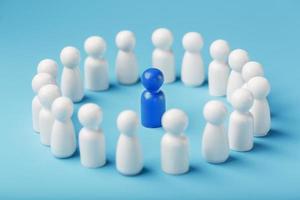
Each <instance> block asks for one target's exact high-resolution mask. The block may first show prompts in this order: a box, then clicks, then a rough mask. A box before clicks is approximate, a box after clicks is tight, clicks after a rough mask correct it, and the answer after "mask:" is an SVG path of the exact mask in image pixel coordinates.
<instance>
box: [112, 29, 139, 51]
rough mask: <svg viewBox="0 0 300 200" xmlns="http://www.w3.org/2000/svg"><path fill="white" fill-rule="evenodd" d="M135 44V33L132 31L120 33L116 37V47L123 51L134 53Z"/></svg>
mask: <svg viewBox="0 0 300 200" xmlns="http://www.w3.org/2000/svg"><path fill="white" fill-rule="evenodd" d="M135 42H136V41H135V36H134V33H133V32H131V31H127V30H125V31H120V32H119V33H118V34H117V36H116V45H117V47H118V48H119V49H120V50H122V51H133V49H134V47H135Z"/></svg>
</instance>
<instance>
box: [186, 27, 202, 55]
mask: <svg viewBox="0 0 300 200" xmlns="http://www.w3.org/2000/svg"><path fill="white" fill-rule="evenodd" d="M182 45H183V48H184V49H185V50H186V51H188V52H199V51H200V50H201V49H202V47H203V38H202V35H201V34H200V33H197V32H189V33H186V34H185V35H184V36H183V38H182Z"/></svg>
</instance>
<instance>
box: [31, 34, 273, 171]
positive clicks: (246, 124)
mask: <svg viewBox="0 0 300 200" xmlns="http://www.w3.org/2000/svg"><path fill="white" fill-rule="evenodd" d="M152 42H153V44H154V46H155V49H154V51H153V54H152V65H153V67H151V68H149V69H146V70H145V71H144V72H143V74H142V76H141V78H140V79H141V82H142V84H143V86H144V87H145V90H144V91H143V93H142V94H141V102H140V103H141V107H140V112H141V113H140V117H138V114H137V113H136V112H134V111H132V110H124V111H123V112H121V113H120V114H119V116H118V117H117V128H118V130H119V131H120V133H121V134H120V137H119V140H118V143H117V147H116V168H117V170H118V171H119V172H120V173H121V174H124V175H136V174H138V173H140V172H141V170H142V168H143V154H142V148H141V146H140V142H139V138H138V135H137V129H138V126H139V123H141V124H142V125H143V126H144V127H147V128H156V127H161V126H162V127H163V129H164V130H165V131H166V133H165V134H164V136H163V137H162V140H161V166H162V170H163V171H164V172H165V173H168V174H183V173H186V172H188V170H189V142H188V138H187V137H186V136H185V134H184V132H185V130H186V128H187V126H188V121H189V119H188V116H187V114H186V113H185V112H184V111H182V110H180V109H176V108H174V109H169V110H167V111H166V98H165V95H164V93H163V91H161V90H160V88H161V86H162V85H163V84H164V83H166V84H169V83H172V82H174V81H175V77H176V75H175V74H176V70H175V62H174V55H173V51H172V48H171V46H172V43H173V36H172V33H171V31H170V30H168V29H165V28H160V29H157V30H155V31H154V32H153V34H152ZM182 44H183V47H184V49H185V50H186V51H185V54H184V56H183V60H182V67H181V80H182V82H183V83H184V85H186V86H190V87H197V86H201V85H202V84H203V82H204V79H205V71H204V64H203V61H202V56H201V49H202V46H203V39H202V36H201V34H199V33H197V32H189V33H187V34H185V35H184V37H183V40H182ZM116 45H117V47H118V48H119V52H118V54H117V58H116V62H115V65H116V66H115V70H116V71H115V72H116V79H117V81H118V83H119V84H123V85H131V84H135V83H136V82H137V81H138V80H139V73H138V71H139V68H138V62H137V59H136V57H135V53H134V47H135V36H134V34H133V33H132V32H131V31H121V32H119V33H118V34H117V36H116ZM84 49H85V51H86V53H87V55H88V56H87V58H86V59H85V62H84V83H83V81H82V79H81V74H80V69H79V64H80V52H79V51H78V50H77V49H76V48H75V47H71V46H68V47H65V48H63V50H62V51H61V54H60V60H61V63H62V65H63V66H64V67H63V72H62V76H61V82H60V86H58V84H57V73H58V69H57V68H58V65H57V63H56V62H55V61H54V60H52V59H44V60H42V61H41V62H40V63H39V64H38V67H37V74H36V75H35V76H34V78H33V80H32V88H33V91H34V92H35V93H36V96H35V97H34V99H33V101H32V118H33V129H34V130H35V131H36V132H38V133H39V134H40V140H41V143H42V144H43V145H46V146H50V148H51V152H52V154H53V155H54V156H55V157H58V158H67V157H70V156H72V155H73V154H74V152H75V151H76V148H77V145H76V143H77V142H76V141H77V138H76V134H75V129H74V126H73V122H72V120H71V117H72V114H73V103H76V102H80V101H81V100H82V98H83V96H84V88H86V89H87V90H92V91H103V90H107V89H109V76H108V63H107V61H106V60H105V58H104V53H105V51H106V43H105V41H104V39H103V38H101V37H99V36H92V37H89V38H88V39H87V40H86V41H85V43H84ZM210 55H211V57H212V59H213V60H212V62H211V63H210V64H209V71H208V87H209V94H210V95H212V96H227V100H228V102H229V103H230V104H231V105H232V107H233V109H234V111H233V112H232V113H231V114H230V118H229V124H228V130H225V126H224V122H225V118H226V116H227V109H226V107H225V105H224V104H223V103H222V102H221V101H218V100H212V101H209V102H207V103H206V104H205V106H204V109H203V115H204V118H205V120H206V122H207V123H206V126H205V128H204V131H203V138H202V155H203V158H204V159H205V160H206V161H207V162H210V163H222V162H225V161H226V160H227V158H228V157H229V153H230V149H231V150H234V151H249V150H251V149H252V148H253V138H254V136H265V135H267V133H268V132H269V130H270V126H271V117H270V109H269V104H268V101H267V95H268V94H269V92H270V85H269V82H268V80H267V79H266V78H264V72H263V67H262V65H261V64H259V63H258V62H254V61H249V57H248V53H247V52H246V51H245V50H242V49H235V50H233V51H231V50H230V47H229V45H228V43H227V42H226V41H225V40H216V41H214V42H213V43H212V44H211V45H210ZM102 118H103V113H102V109H101V107H99V106H98V105H97V104H95V103H86V104H84V105H82V106H81V107H80V108H79V111H78V119H79V122H80V123H81V124H82V127H83V128H82V129H81V130H80V133H79V138H78V140H79V152H80V161H81V163H82V165H83V166H85V167H88V168H96V167H101V166H103V165H105V163H106V150H105V149H106V147H105V135H104V134H103V131H102V129H101V123H102Z"/></svg>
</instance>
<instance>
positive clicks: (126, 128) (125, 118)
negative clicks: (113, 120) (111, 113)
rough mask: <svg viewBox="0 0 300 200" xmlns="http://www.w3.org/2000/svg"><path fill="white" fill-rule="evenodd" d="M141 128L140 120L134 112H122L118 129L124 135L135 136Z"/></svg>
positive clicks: (118, 119)
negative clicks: (139, 127)
mask: <svg viewBox="0 0 300 200" xmlns="http://www.w3.org/2000/svg"><path fill="white" fill-rule="evenodd" d="M138 126H139V118H138V116H137V114H136V113H135V112H134V111H132V110H125V111H123V112H121V113H120V114H119V116H118V118H117V127H118V129H119V131H120V132H121V133H122V134H125V135H128V136H133V135H135V134H136V131H137V128H138Z"/></svg>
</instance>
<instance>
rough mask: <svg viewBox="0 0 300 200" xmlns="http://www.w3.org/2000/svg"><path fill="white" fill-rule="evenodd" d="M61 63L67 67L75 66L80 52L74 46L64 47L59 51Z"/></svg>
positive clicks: (77, 63) (78, 60)
mask: <svg viewBox="0 0 300 200" xmlns="http://www.w3.org/2000/svg"><path fill="white" fill-rule="evenodd" d="M60 60H61V63H62V64H63V65H64V66H65V67H67V68H75V67H77V66H78V65H79V62H80V52H79V51H78V49H76V48H75V47H71V46H68V47H65V48H63V50H61V52H60Z"/></svg>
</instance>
